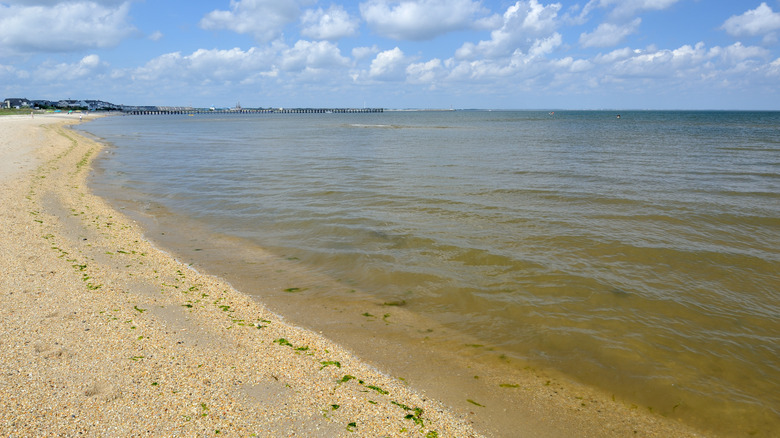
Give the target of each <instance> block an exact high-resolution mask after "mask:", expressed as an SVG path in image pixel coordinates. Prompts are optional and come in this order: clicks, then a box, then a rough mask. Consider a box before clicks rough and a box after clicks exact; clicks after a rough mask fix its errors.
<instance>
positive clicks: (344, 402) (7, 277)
mask: <svg viewBox="0 0 780 438" xmlns="http://www.w3.org/2000/svg"><path fill="white" fill-rule="evenodd" d="M78 122H79V116H78V115H70V116H69V115H36V116H35V117H34V118H33V117H30V116H29V115H28V116H5V117H0V205H2V209H0V229H2V230H3V231H4V232H3V234H4V237H3V239H2V240H1V242H2V243H0V272H1V273H2V274H0V300H2V302H1V303H0V314H1V315H2V320H3V324H2V325H0V367H1V368H0V373H1V374H0V399H2V400H3V409H2V410H0V435H2V436H12V437H32V436H77V435H81V436H236V437H239V436H240V437H244V436H260V437H278V436H307V437H310V436H313V437H336V436H350V437H354V436H361V437H362V436H366V437H374V436H415V437H476V436H494V435H495V436H516V437H517V436H534V437H538V436H551V437H559V436H571V437H583V436H593V437H597V436H598V437H608V436H616V437H623V436H642V437H649V436H658V437H670V436H703V435H702V434H700V433H698V432H696V431H694V430H693V429H690V428H688V427H686V426H685V425H683V424H681V423H679V422H677V421H674V420H670V419H666V418H663V417H660V416H656V415H654V414H653V413H652V412H646V411H644V410H642V409H637V407H636V406H631V405H628V404H625V403H621V402H620V401H615V400H613V399H611V398H610V396H609V395H608V394H602V393H600V392H598V391H596V390H593V389H589V388H582V387H577V386H576V385H574V384H571V385H570V384H558V383H557V381H556V382H555V384H553V385H550V380H549V379H547V378H546V377H539V376H531V375H529V376H528V377H527V378H526V379H525V380H523V381H521V382H520V381H519V380H518V382H520V383H518V384H517V386H518V390H517V391H516V392H515V393H514V395H512V396H511V397H510V398H508V399H506V400H507V401H506V403H509V404H507V405H506V406H505V407H504V409H503V412H504V413H503V414H502V416H497V417H490V416H480V415H475V414H473V412H471V411H479V407H478V406H475V407H474V408H473V409H471V411H470V410H469V409H462V408H457V409H453V408H452V407H449V406H447V405H445V404H444V403H447V401H446V400H444V403H442V402H440V401H438V400H436V399H434V398H432V397H429V396H427V395H426V393H425V392H422V390H419V389H416V388H413V387H410V386H409V385H407V384H406V383H405V382H403V381H401V380H399V379H396V378H393V377H390V376H389V375H387V374H385V373H383V372H382V371H381V370H377V369H376V368H374V367H373V366H371V365H369V364H368V363H367V362H366V361H363V360H361V359H360V358H358V357H356V356H355V355H354V354H352V353H351V352H349V351H347V350H345V349H344V348H342V347H340V346H339V345H337V344H335V343H333V342H331V341H329V340H328V339H326V338H324V337H323V336H321V335H319V334H317V333H314V332H311V331H307V330H304V329H301V328H297V327H294V326H292V325H290V324H288V323H286V322H285V321H284V320H283V318H281V317H279V316H278V315H276V314H274V313H273V312H271V311H269V310H268V309H266V308H265V307H264V306H263V305H262V304H261V303H258V302H257V301H256V300H254V299H252V298H250V297H249V296H247V295H245V294H243V293H241V292H240V291H237V290H235V289H234V288H233V287H232V286H231V285H230V284H228V283H226V282H225V281H223V280H221V279H220V278H217V277H215V276H210V275H205V274H203V273H200V272H198V271H196V270H194V269H192V268H191V267H190V266H188V265H187V264H184V263H181V262H179V261H178V260H176V259H175V258H174V257H172V256H171V255H170V254H168V253H166V252H164V251H162V250H160V249H159V248H157V247H155V246H154V245H152V244H151V243H150V242H149V241H148V240H146V239H145V238H144V230H143V229H141V227H140V226H139V225H138V224H136V223H135V222H134V221H133V220H130V219H128V218H127V217H125V216H124V215H122V214H121V213H119V212H117V211H116V210H114V209H113V208H111V207H110V206H109V205H107V204H106V203H105V202H104V201H103V200H102V199H101V198H99V197H96V196H94V195H93V194H92V193H90V191H89V190H88V189H87V184H86V178H87V175H88V172H89V169H90V161H91V159H93V158H94V157H95V156H96V155H97V154H98V152H99V151H100V149H101V145H100V144H98V143H96V142H94V141H92V140H90V139H87V138H84V137H82V136H79V135H78V134H76V133H75V132H73V131H71V130H68V129H67V125H69V124H73V123H78ZM507 412H509V413H508V414H507ZM494 418H495V421H493V419H494Z"/></svg>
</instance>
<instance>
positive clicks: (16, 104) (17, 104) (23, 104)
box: [3, 97, 31, 109]
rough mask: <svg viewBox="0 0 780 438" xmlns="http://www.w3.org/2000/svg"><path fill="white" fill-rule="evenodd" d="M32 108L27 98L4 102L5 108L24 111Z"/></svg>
mask: <svg viewBox="0 0 780 438" xmlns="http://www.w3.org/2000/svg"><path fill="white" fill-rule="evenodd" d="M30 106H31V105H30V101H29V100H27V99H25V98H19V97H10V98H8V99H6V100H4V101H3V108H16V109H22V108H29V107H30Z"/></svg>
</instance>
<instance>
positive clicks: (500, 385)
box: [498, 383, 520, 388]
mask: <svg viewBox="0 0 780 438" xmlns="http://www.w3.org/2000/svg"><path fill="white" fill-rule="evenodd" d="M498 386H499V387H501V388H519V387H520V385H517V384H514V383H501V384H499V385H498Z"/></svg>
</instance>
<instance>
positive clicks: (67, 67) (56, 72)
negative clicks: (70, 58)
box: [35, 55, 106, 82]
mask: <svg viewBox="0 0 780 438" xmlns="http://www.w3.org/2000/svg"><path fill="white" fill-rule="evenodd" d="M105 67H106V65H105V64H104V63H102V62H101V61H100V57H99V56H98V55H87V56H85V57H83V58H81V60H80V61H79V62H76V63H60V64H49V63H45V64H43V65H41V67H40V68H38V70H37V71H36V72H35V79H36V80H38V81H46V82H53V81H63V80H72V79H84V78H87V77H90V76H93V75H95V74H97V73H98V72H99V71H100V70H102V69H103V68H105Z"/></svg>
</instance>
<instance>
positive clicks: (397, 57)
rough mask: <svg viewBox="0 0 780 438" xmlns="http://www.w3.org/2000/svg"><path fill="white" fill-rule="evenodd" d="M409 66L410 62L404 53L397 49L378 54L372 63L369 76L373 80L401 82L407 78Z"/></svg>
mask: <svg viewBox="0 0 780 438" xmlns="http://www.w3.org/2000/svg"><path fill="white" fill-rule="evenodd" d="M408 64H409V61H408V60H407V59H406V56H405V55H404V52H402V51H401V49H399V48H398V47H396V48H394V49H392V50H386V51H384V52H380V53H378V54H377V55H376V58H374V60H373V61H371V67H370V69H369V72H368V75H369V77H370V78H372V79H381V80H386V81H400V80H403V79H404V77H405V72H406V66H407V65H408Z"/></svg>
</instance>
